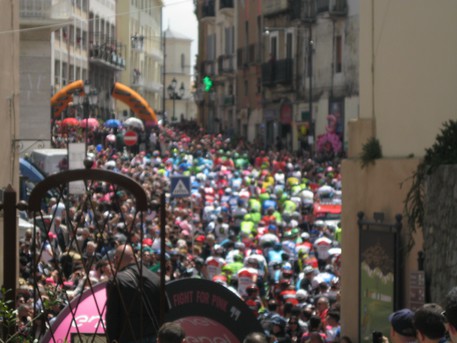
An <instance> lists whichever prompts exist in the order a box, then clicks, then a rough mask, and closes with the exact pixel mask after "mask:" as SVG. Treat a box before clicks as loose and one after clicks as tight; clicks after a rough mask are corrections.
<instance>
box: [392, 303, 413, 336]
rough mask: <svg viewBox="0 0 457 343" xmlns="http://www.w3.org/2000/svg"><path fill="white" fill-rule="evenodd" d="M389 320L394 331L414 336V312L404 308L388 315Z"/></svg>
mask: <svg viewBox="0 0 457 343" xmlns="http://www.w3.org/2000/svg"><path fill="white" fill-rule="evenodd" d="M389 322H390V324H391V325H392V328H393V329H394V331H395V332H397V333H399V334H400V335H402V336H406V337H416V329H415V328H414V324H413V323H414V312H413V311H411V310H410V309H408V308H404V309H401V310H398V311H396V312H394V313H392V314H391V315H390V316H389Z"/></svg>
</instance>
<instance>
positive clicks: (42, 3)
mask: <svg viewBox="0 0 457 343" xmlns="http://www.w3.org/2000/svg"><path fill="white" fill-rule="evenodd" d="M19 4H20V11H19V15H20V18H21V19H25V20H27V19H32V20H66V19H69V18H71V16H72V4H71V0H33V1H30V0H20V3H19Z"/></svg>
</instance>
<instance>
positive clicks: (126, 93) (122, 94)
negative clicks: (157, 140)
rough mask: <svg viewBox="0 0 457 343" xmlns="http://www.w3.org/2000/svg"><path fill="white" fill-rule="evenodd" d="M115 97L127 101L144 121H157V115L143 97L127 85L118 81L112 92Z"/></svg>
mask: <svg viewBox="0 0 457 343" xmlns="http://www.w3.org/2000/svg"><path fill="white" fill-rule="evenodd" d="M111 95H112V97H113V98H115V99H118V100H120V101H122V102H123V103H125V104H126V105H127V106H129V107H130V109H131V110H132V111H133V112H134V113H135V115H136V117H138V118H140V119H141V120H143V121H151V120H152V121H154V122H156V123H157V116H156V114H155V112H154V110H153V109H152V108H151V106H149V104H148V102H147V101H146V100H144V99H143V97H142V96H141V95H140V94H138V93H137V92H135V91H134V90H133V89H131V88H129V87H127V86H126V85H124V84H122V83H120V82H116V83H115V84H114V86H113V90H112V92H111Z"/></svg>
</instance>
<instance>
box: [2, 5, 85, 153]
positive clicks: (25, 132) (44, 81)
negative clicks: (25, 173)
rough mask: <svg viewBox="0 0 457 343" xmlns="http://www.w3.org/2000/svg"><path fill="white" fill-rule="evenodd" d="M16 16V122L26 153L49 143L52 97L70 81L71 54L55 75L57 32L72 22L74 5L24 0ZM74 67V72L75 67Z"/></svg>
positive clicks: (62, 59) (66, 45)
mask: <svg viewBox="0 0 457 343" xmlns="http://www.w3.org/2000/svg"><path fill="white" fill-rule="evenodd" d="M5 7H7V6H6V5H5ZM2 13H3V12H2ZM4 13H7V12H4ZM17 15H18V17H19V25H20V26H19V28H20V42H18V44H17V46H18V49H19V51H20V63H19V69H18V71H19V72H20V94H19V97H20V102H19V106H20V107H19V109H20V113H21V120H20V121H18V124H17V125H18V127H19V133H18V134H19V137H18V138H19V140H20V143H19V144H18V146H19V149H20V152H21V153H23V152H26V151H27V150H28V149H29V148H33V147H37V146H41V147H43V146H44V145H49V144H50V140H51V129H50V127H51V125H50V119H51V115H50V113H51V106H50V101H49V100H50V98H51V96H52V95H53V94H54V91H55V89H58V88H59V87H61V86H62V85H63V84H65V82H66V81H68V77H67V75H68V71H69V64H68V56H70V55H71V53H69V54H67V55H65V57H62V58H61V62H62V64H59V69H58V70H59V74H58V76H55V73H54V70H55V64H54V63H53V59H54V57H55V54H56V53H55V49H56V44H55V40H54V37H55V35H54V31H57V32H65V29H66V28H68V26H69V23H73V20H74V16H73V4H72V2H71V1H70V0H52V1H50V0H36V1H30V0H21V1H20V2H19V12H18V13H17ZM67 30H68V29H67ZM72 32H75V31H74V30H73V31H72ZM75 36H76V34H74V39H76V38H75ZM86 40H87V36H86ZM67 42H68V43H69V41H66V42H65V44H62V45H63V48H62V49H63V51H65V52H67V51H68V50H70V49H72V48H71V47H69V45H68V44H67ZM80 46H81V45H80ZM73 50H74V48H73V49H72V51H73ZM73 61H74V60H73ZM84 69H85V70H87V67H86V68H84ZM71 70H72V71H74V70H75V68H72V69H71ZM72 77H74V75H73V76H72ZM56 81H57V82H56Z"/></svg>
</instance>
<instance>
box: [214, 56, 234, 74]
mask: <svg viewBox="0 0 457 343" xmlns="http://www.w3.org/2000/svg"><path fill="white" fill-rule="evenodd" d="M217 63H218V66H217V67H218V68H217V69H218V71H219V74H221V73H232V72H233V71H234V63H233V55H221V56H219V58H218V60H217Z"/></svg>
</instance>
